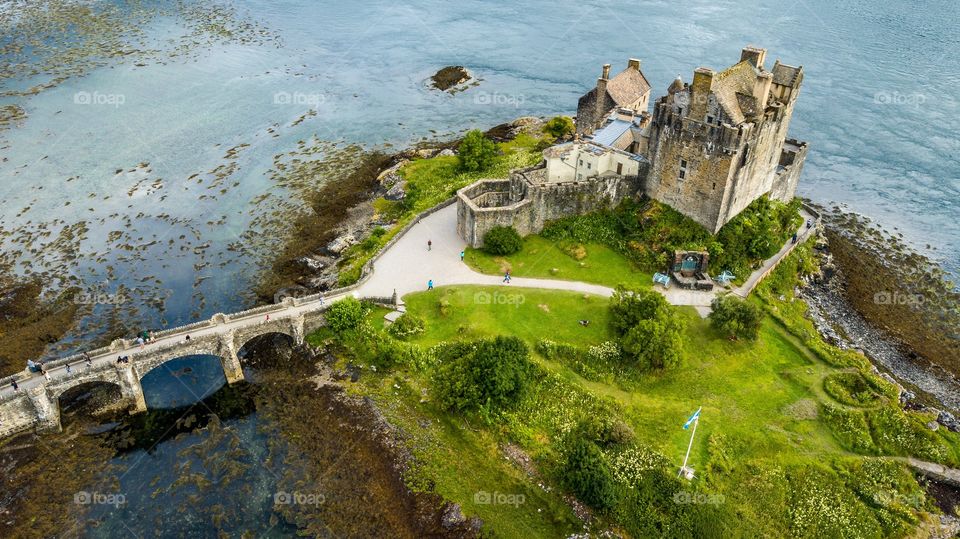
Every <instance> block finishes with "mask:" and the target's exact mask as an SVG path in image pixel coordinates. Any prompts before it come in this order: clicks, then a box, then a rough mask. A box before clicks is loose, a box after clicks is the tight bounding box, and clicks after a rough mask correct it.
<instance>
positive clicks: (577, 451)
mask: <svg viewBox="0 0 960 539" xmlns="http://www.w3.org/2000/svg"><path fill="white" fill-rule="evenodd" d="M563 478H564V481H565V483H566V485H567V487H568V488H569V489H570V490H572V491H573V492H574V494H576V495H577V498H579V499H580V500H582V501H583V502H584V503H586V504H588V505H590V506H592V507H595V508H597V509H609V508H610V507H613V505H614V503H615V502H616V490H615V489H614V483H613V474H612V473H611V472H610V466H609V464H607V461H606V459H605V458H604V456H603V452H601V451H600V448H599V447H597V446H596V444H594V443H593V442H591V441H589V440H587V439H584V438H582V437H580V436H577V437H575V438H574V439H573V442H572V443H571V445H570V447H569V448H568V449H567V455H566V460H565V462H564V465H563Z"/></svg>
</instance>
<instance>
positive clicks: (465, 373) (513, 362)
mask: <svg viewBox="0 0 960 539" xmlns="http://www.w3.org/2000/svg"><path fill="white" fill-rule="evenodd" d="M529 353H530V352H529V350H528V349H527V345H526V344H525V343H524V342H523V341H522V340H520V339H518V338H517V337H497V338H495V339H487V340H481V341H476V342H474V343H472V344H470V345H459V346H453V347H449V348H447V349H445V350H443V351H441V353H440V354H439V360H440V367H439V368H438V369H437V372H436V374H435V375H434V392H435V394H436V396H437V400H438V402H439V403H440V405H441V406H442V407H443V408H445V409H448V410H476V409H479V408H481V407H484V406H486V407H488V408H490V409H493V408H500V407H503V406H505V405H507V404H509V403H510V402H512V401H513V400H515V399H516V397H517V396H519V395H520V394H521V393H522V392H523V391H524V389H525V388H526V387H527V386H528V385H529V383H530V381H531V379H532V377H533V372H532V368H531V365H530V361H529Z"/></svg>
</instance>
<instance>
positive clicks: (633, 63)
mask: <svg viewBox="0 0 960 539" xmlns="http://www.w3.org/2000/svg"><path fill="white" fill-rule="evenodd" d="M627 69H636V70H637V71H640V60H637V59H636V58H631V59H629V60H627Z"/></svg>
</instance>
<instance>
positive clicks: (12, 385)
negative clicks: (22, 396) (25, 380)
mask: <svg viewBox="0 0 960 539" xmlns="http://www.w3.org/2000/svg"><path fill="white" fill-rule="evenodd" d="M10 387H12V388H13V390H14V391H20V386H18V385H17V381H16V380H11V381H10Z"/></svg>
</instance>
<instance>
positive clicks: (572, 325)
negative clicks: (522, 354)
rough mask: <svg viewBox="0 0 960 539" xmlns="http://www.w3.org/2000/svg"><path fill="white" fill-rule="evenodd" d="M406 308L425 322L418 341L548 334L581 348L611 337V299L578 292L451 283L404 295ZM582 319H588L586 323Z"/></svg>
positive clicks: (532, 339)
mask: <svg viewBox="0 0 960 539" xmlns="http://www.w3.org/2000/svg"><path fill="white" fill-rule="evenodd" d="M403 300H404V302H405V303H406V304H407V312H410V313H413V314H416V315H417V316H420V317H422V318H425V319H426V320H427V330H426V332H424V334H423V335H421V336H420V337H419V338H418V339H417V340H416V341H414V342H415V343H417V344H423V345H425V346H432V345H434V344H437V343H439V342H443V341H453V340H463V339H467V340H472V339H477V338H483V337H490V336H495V335H516V336H518V337H520V338H522V339H525V340H527V341H528V342H530V343H531V344H532V343H534V342H535V341H536V340H537V339H538V338H541V337H545V336H548V335H546V334H545V333H544V328H549V337H550V338H551V339H554V340H558V341H563V342H571V343H576V344H578V345H580V346H587V345H591V344H599V343H601V342H603V341H605V340H609V339H611V338H612V335H611V334H610V329H609V327H608V319H609V318H608V316H609V312H608V309H607V304H608V303H607V299H606V298H602V297H599V296H592V295H588V294H580V293H576V292H565V291H553V290H540V289H535V288H506V287H483V286H451V287H441V288H435V289H433V290H431V291H429V292H417V293H414V294H408V295H407V296H404V298H403ZM580 320H589V321H590V323H589V324H588V325H587V326H583V325H581V324H580Z"/></svg>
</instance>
